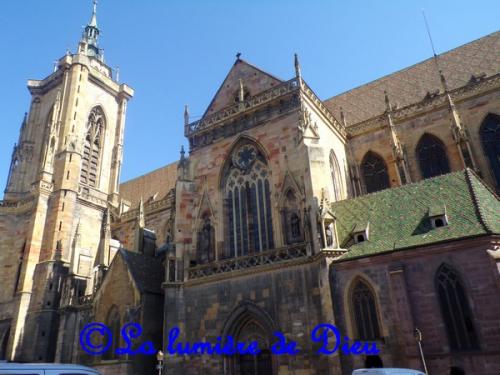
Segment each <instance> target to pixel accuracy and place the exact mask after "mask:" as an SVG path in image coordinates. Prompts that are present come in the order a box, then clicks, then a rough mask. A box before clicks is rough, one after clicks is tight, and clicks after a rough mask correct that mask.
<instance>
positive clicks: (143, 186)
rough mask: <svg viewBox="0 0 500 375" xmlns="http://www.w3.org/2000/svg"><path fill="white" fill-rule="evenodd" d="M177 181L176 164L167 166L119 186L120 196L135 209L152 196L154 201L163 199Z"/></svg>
mask: <svg viewBox="0 0 500 375" xmlns="http://www.w3.org/2000/svg"><path fill="white" fill-rule="evenodd" d="M176 181H177V162H174V163H171V164H168V165H166V166H164V167H162V168H159V169H156V170H154V171H152V172H149V173H147V174H145V175H142V176H139V177H136V178H134V179H133V180H129V181H126V182H123V183H122V184H120V196H121V197H122V198H123V199H126V200H128V201H129V202H130V203H131V207H133V208H135V207H137V206H138V205H139V201H140V200H141V197H142V199H143V200H144V202H148V200H149V199H150V198H151V197H152V196H154V195H155V194H156V195H157V196H156V200H159V199H161V198H164V197H165V196H166V195H167V193H168V192H169V191H170V190H171V189H173V188H174V187H175V182H176Z"/></svg>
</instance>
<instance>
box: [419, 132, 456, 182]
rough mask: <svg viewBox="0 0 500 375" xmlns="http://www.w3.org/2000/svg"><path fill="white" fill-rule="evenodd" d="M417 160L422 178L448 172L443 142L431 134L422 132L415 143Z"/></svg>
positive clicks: (448, 166) (448, 167)
mask: <svg viewBox="0 0 500 375" xmlns="http://www.w3.org/2000/svg"><path fill="white" fill-rule="evenodd" d="M417 160H418V164H419V166H420V173H421V174H422V177H423V178H429V177H434V176H439V175H442V174H445V173H449V172H450V164H449V163H448V156H446V150H445V146H444V144H443V142H441V140H440V139H439V138H437V137H435V136H433V135H431V134H424V135H423V136H422V138H420V141H418V144H417Z"/></svg>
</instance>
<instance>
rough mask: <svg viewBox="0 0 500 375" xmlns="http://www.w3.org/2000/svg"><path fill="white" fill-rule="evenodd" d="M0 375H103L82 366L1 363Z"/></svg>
mask: <svg viewBox="0 0 500 375" xmlns="http://www.w3.org/2000/svg"><path fill="white" fill-rule="evenodd" d="M0 375H101V373H100V372H98V371H96V370H94V369H91V368H90V367H86V366H80V365H63V364H57V363H2V362H0Z"/></svg>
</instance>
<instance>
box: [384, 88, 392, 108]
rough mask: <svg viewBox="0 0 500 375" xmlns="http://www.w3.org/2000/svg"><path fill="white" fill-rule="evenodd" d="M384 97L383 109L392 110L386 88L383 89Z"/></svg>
mask: <svg viewBox="0 0 500 375" xmlns="http://www.w3.org/2000/svg"><path fill="white" fill-rule="evenodd" d="M384 98H385V109H386V111H387V112H391V111H392V106H391V101H390V100H389V94H388V93H387V91H386V90H384Z"/></svg>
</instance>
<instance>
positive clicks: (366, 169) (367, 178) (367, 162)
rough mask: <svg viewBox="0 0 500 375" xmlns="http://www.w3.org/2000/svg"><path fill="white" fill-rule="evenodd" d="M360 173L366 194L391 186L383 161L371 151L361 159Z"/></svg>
mask: <svg viewBox="0 0 500 375" xmlns="http://www.w3.org/2000/svg"><path fill="white" fill-rule="evenodd" d="M361 172H362V174H363V179H364V182H365V186H366V192H367V193H373V192H375V191H379V190H383V189H387V188H389V187H390V186H391V185H390V183H389V174H388V173H387V166H386V164H385V162H384V159H382V157H381V156H379V155H377V154H376V153H374V152H372V151H369V152H368V153H367V154H366V155H365V157H364V158H363V162H362V163H361Z"/></svg>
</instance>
